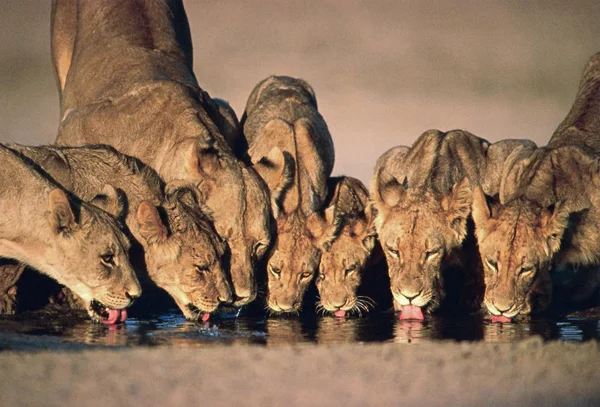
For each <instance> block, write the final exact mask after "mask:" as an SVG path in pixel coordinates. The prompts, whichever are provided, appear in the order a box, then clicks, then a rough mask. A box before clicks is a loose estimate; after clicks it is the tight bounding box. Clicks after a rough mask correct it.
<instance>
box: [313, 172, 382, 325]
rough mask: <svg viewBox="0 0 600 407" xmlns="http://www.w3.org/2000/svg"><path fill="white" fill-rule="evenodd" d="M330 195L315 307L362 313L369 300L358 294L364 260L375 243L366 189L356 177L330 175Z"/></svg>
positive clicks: (340, 314) (369, 302)
mask: <svg viewBox="0 0 600 407" xmlns="http://www.w3.org/2000/svg"><path fill="white" fill-rule="evenodd" d="M328 184H329V185H328V187H329V190H330V191H332V192H333V193H332V199H331V201H330V203H329V205H328V208H327V209H326V210H325V214H326V216H325V218H326V220H327V223H328V224H329V227H330V229H331V232H330V233H329V234H328V235H329V238H328V240H327V241H325V242H324V245H323V253H322V255H321V263H320V265H319V274H318V276H317V279H316V285H317V289H318V290H319V296H320V300H319V303H318V304H317V309H321V310H323V311H324V312H332V313H334V314H335V315H336V316H344V315H345V314H346V312H349V311H356V312H358V313H362V312H365V311H368V309H369V307H370V306H372V305H373V304H372V300H370V299H369V298H366V297H363V298H359V297H358V296H357V291H358V288H359V286H360V284H361V280H362V277H363V274H364V272H365V268H366V265H367V261H368V260H369V257H370V255H371V251H372V250H373V248H374V245H375V230H374V227H373V225H372V216H371V215H372V210H371V206H370V205H369V193H368V191H367V189H366V188H365V186H364V185H363V184H362V182H360V181H359V180H357V179H355V178H350V177H339V178H330V180H329V181H328Z"/></svg>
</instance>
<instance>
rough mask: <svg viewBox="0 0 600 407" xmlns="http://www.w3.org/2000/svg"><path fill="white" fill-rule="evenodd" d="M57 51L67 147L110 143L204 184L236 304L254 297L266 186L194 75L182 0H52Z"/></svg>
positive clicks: (265, 224) (170, 176)
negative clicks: (239, 155)
mask: <svg viewBox="0 0 600 407" xmlns="http://www.w3.org/2000/svg"><path fill="white" fill-rule="evenodd" d="M52 53H53V61H54V66H55V71H56V74H57V77H58V84H59V89H60V93H61V115H62V119H61V124H60V128H59V133H58V137H57V143H59V144H61V145H83V144H110V145H112V146H114V147H116V148H117V149H118V150H119V151H121V152H123V153H125V154H129V155H132V156H134V157H137V158H139V159H140V160H142V161H143V162H144V163H146V164H148V165H150V166H151V167H153V168H154V169H156V170H157V172H158V173H159V175H160V176H161V177H162V178H163V179H164V180H165V181H166V182H170V181H173V180H184V181H185V182H188V183H191V184H194V185H196V186H197V187H198V189H199V191H200V194H201V196H202V197H203V200H204V201H205V203H206V206H207V207H208V208H210V210H211V212H212V214H213V217H214V225H215V228H216V230H217V232H218V233H219V235H220V236H221V237H222V238H224V239H226V240H227V242H228V243H229V247H230V250H231V260H230V262H229V265H230V271H231V277H232V280H233V285H234V290H235V295H236V304H239V305H241V304H245V303H247V302H250V301H252V300H253V299H254V297H255V295H256V285H255V281H254V265H255V263H256V262H257V261H258V260H260V259H261V258H262V256H263V255H264V253H265V252H266V249H267V247H268V246H269V244H270V240H271V236H270V226H269V220H270V217H269V207H268V196H267V191H266V189H265V187H264V184H263V182H262V181H261V180H260V178H259V177H258V175H257V174H256V173H255V172H254V171H253V170H252V169H251V168H248V167H246V166H245V165H243V164H242V163H241V162H240V161H238V160H237V159H236V158H235V157H234V155H233V153H232V151H231V149H230V148H229V146H228V145H227V143H226V141H225V139H224V137H223V136H222V134H221V130H220V129H219V128H218V126H217V125H216V124H215V122H220V123H224V122H223V121H222V120H220V119H219V109H218V107H217V106H216V105H215V103H214V102H213V101H212V99H211V98H210V97H209V96H208V94H207V93H206V92H204V91H203V90H202V89H200V87H199V86H198V83H197V82H196V78H195V77H194V74H193V72H192V49H191V39H190V34H189V26H188V22H187V18H186V16H185V11H184V9H183V5H182V4H181V2H180V1H170V2H167V1H154V2H149V1H136V2H134V1H128V0H104V1H98V2H96V1H79V2H71V1H63V0H55V1H54V2H53V13H52Z"/></svg>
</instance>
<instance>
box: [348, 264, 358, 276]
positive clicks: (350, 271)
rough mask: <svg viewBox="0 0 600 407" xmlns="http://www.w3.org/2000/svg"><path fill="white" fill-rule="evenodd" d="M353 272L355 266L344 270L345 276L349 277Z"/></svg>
mask: <svg viewBox="0 0 600 407" xmlns="http://www.w3.org/2000/svg"><path fill="white" fill-rule="evenodd" d="M354 271H356V264H353V265H351V266H350V267H348V268H347V269H346V276H349V275H350V274H352V273H353V272H354Z"/></svg>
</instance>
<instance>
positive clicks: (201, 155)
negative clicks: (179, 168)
mask: <svg viewBox="0 0 600 407" xmlns="http://www.w3.org/2000/svg"><path fill="white" fill-rule="evenodd" d="M213 143H214V140H209V141H208V142H201V141H198V140H195V141H194V142H193V143H190V146H189V148H187V151H186V152H185V154H184V163H183V164H184V168H185V169H186V171H187V172H188V174H200V175H203V176H211V175H213V174H214V173H215V172H216V171H217V170H219V169H220V168H221V160H220V156H219V152H218V151H217V149H216V148H214V146H213Z"/></svg>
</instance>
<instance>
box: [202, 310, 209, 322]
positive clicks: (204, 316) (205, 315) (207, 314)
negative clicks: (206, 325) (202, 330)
mask: <svg viewBox="0 0 600 407" xmlns="http://www.w3.org/2000/svg"><path fill="white" fill-rule="evenodd" d="M209 318H210V314H209V313H208V312H207V313H206V314H202V322H206V321H208V319H209Z"/></svg>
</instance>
